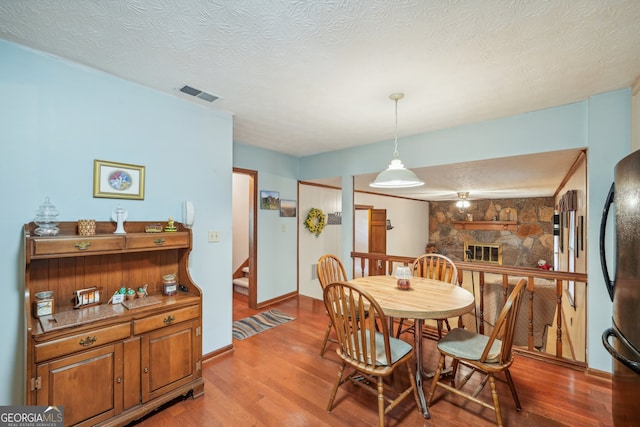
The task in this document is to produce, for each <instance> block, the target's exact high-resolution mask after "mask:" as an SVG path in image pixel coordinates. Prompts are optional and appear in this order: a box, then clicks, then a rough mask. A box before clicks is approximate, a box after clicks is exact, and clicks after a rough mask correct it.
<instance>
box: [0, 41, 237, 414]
mask: <svg viewBox="0 0 640 427" xmlns="http://www.w3.org/2000/svg"><path fill="white" fill-rule="evenodd" d="M0 63H1V64H2V66H0V140H1V145H0V146H1V147H2V155H0V170H2V171H3V174H4V176H5V179H4V184H3V185H2V186H1V187H0V199H1V200H2V209H3V214H2V227H0V241H1V242H2V254H3V256H2V257H0V282H2V283H3V294H2V298H0V312H1V313H2V315H3V327H2V335H1V339H2V348H0V360H2V363H1V364H0V378H2V381H1V383H0V404H3V405H6V404H21V403H23V402H24V385H25V383H26V381H25V378H24V372H25V367H24V357H25V355H24V336H23V334H24V332H23V329H24V321H23V316H24V310H23V304H24V302H23V286H24V256H23V243H22V231H21V230H22V226H23V224H25V223H27V222H29V221H31V220H32V219H33V217H34V215H35V210H36V209H37V208H38V206H39V205H40V204H41V203H42V202H43V200H44V197H45V196H49V197H50V198H51V201H52V202H53V203H54V204H55V205H56V206H57V208H58V209H59V210H60V220H62V221H76V220H77V219H78V218H95V219H97V220H99V221H108V220H109V219H110V215H111V212H112V211H113V209H115V208H116V207H117V205H122V207H123V208H125V209H126V210H127V211H128V213H129V218H128V219H129V220H130V221H147V220H148V221H153V222H158V221H166V220H167V219H168V218H169V217H173V218H175V219H180V218H181V217H182V202H183V201H184V200H190V201H192V202H193V203H194V206H195V211H196V217H195V223H194V227H193V231H194V239H193V251H192V253H191V256H190V263H189V269H190V272H191V275H192V277H193V279H194V281H195V282H196V283H197V284H198V285H199V286H200V287H201V288H202V291H203V295H204V314H203V315H204V319H203V324H204V327H203V350H204V352H205V353H207V352H211V351H213V350H215V349H218V348H221V347H224V346H226V345H229V344H230V343H231V308H232V306H231V296H232V294H231V286H225V287H222V286H219V283H220V281H221V279H223V278H227V280H228V278H229V277H230V275H231V239H230V236H231V209H230V206H231V169H232V165H231V164H232V117H231V116H230V115H229V114H226V113H216V112H214V111H212V110H211V109H209V108H205V107H203V106H202V105H199V104H197V103H194V102H191V101H186V100H183V99H179V98H177V97H174V96H170V95H167V94H163V93H159V92H157V91H153V90H150V89H147V88H145V87H142V86H140V85H137V84H134V83H130V82H127V81H123V80H120V79H118V78H116V77H113V76H111V75H107V74H104V73H102V72H98V71H95V70H92V69H88V68H86V67H82V66H78V65H76V64H73V63H70V62H67V61H63V60H60V59H57V58H53V57H51V56H49V55H43V54H40V53H38V52H35V51H32V50H29V49H26V48H23V47H20V46H18V45H15V44H12V43H9V42H6V41H0ZM94 159H101V160H108V161H115V162H123V163H132V164H137V165H143V166H145V168H146V169H145V172H146V174H145V192H144V193H145V194H144V195H145V198H144V200H142V201H140V200H115V199H101V198H93V160H94ZM125 228H126V223H125ZM207 230H217V231H219V232H220V235H221V239H222V240H221V242H219V243H215V244H211V243H207V238H206V236H207Z"/></svg>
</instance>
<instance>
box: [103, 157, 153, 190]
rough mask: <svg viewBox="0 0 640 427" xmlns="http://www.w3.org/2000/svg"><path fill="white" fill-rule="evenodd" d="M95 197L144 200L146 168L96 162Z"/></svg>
mask: <svg viewBox="0 0 640 427" xmlns="http://www.w3.org/2000/svg"><path fill="white" fill-rule="evenodd" d="M93 197H105V198H111V199H132V200H144V166H140V165H131V164H127V163H115V162H107V161H104V160H94V161H93Z"/></svg>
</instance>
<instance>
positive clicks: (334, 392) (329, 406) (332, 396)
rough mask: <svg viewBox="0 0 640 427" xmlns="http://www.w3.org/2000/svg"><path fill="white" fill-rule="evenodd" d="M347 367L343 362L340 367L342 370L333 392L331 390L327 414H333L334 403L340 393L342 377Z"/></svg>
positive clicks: (339, 371) (339, 372)
mask: <svg viewBox="0 0 640 427" xmlns="http://www.w3.org/2000/svg"><path fill="white" fill-rule="evenodd" d="M345 366H346V364H345V362H342V364H341V365H340V369H339V370H338V377H337V378H336V382H335V384H334V385H333V390H331V396H330V397H329V404H328V405H327V412H331V409H332V408H333V401H334V400H335V398H336V394H337V393H338V387H340V384H342V375H343V374H344V368H345Z"/></svg>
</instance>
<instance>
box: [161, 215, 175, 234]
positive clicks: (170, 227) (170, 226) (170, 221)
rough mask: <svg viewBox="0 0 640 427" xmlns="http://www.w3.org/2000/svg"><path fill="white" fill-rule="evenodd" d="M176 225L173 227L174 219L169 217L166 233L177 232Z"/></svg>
mask: <svg viewBox="0 0 640 427" xmlns="http://www.w3.org/2000/svg"><path fill="white" fill-rule="evenodd" d="M177 230H178V229H177V228H176V226H175V225H173V218H171V217H169V221H168V222H167V225H166V227H164V231H177Z"/></svg>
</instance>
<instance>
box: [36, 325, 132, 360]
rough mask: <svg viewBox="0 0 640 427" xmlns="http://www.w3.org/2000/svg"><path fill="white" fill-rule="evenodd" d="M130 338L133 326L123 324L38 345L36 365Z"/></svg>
mask: <svg viewBox="0 0 640 427" xmlns="http://www.w3.org/2000/svg"><path fill="white" fill-rule="evenodd" d="M129 336H131V324H130V323H123V324H120V325H114V326H109V327H106V328H99V329H94V330H89V331H85V332H83V333H81V334H76V335H73V336H70V337H65V338H60V339H57V340H52V341H49V342H46V343H42V344H37V345H36V346H35V357H36V363H38V362H42V361H44V360H49V359H53V358H56V357H60V356H64V355H66V354H71V353H75V352H78V351H84V350H87V349H89V348H93V347H98V346H101V345H103V344H107V343H110V342H114V341H119V340H123V339H125V338H128V337H129Z"/></svg>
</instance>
